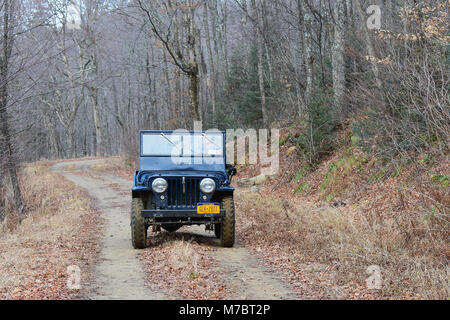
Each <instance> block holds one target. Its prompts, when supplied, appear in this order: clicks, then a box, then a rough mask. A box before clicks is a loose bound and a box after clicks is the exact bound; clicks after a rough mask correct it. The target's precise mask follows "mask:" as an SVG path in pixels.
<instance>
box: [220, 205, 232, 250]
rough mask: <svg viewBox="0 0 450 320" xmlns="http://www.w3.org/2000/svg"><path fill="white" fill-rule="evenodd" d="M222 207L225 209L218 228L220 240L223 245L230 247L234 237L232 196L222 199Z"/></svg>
mask: <svg viewBox="0 0 450 320" xmlns="http://www.w3.org/2000/svg"><path fill="white" fill-rule="evenodd" d="M222 209H225V216H224V217H223V219H222V223H221V228H220V242H221V244H222V246H223V247H232V246H233V245H234V237H235V235H234V234H235V217H234V200H233V197H224V198H223V199H222Z"/></svg>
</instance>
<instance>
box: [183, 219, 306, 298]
mask: <svg viewBox="0 0 450 320" xmlns="http://www.w3.org/2000/svg"><path fill="white" fill-rule="evenodd" d="M202 229H203V226H195V227H194V226H193V227H183V229H182V230H183V231H184V232H186V233H190V234H192V235H193V236H194V239H195V238H197V239H196V240H197V241H199V242H204V243H207V244H208V245H211V246H214V247H215V250H214V251H212V252H211V254H212V256H213V258H214V260H215V263H214V270H212V271H213V272H217V273H219V274H220V276H221V278H222V279H223V280H224V281H225V284H226V286H227V289H228V291H229V293H228V295H227V299H242V300H279V299H281V300H293V299H298V297H297V295H296V293H295V292H294V290H293V289H292V288H290V287H288V286H287V285H286V284H285V283H284V282H283V281H282V280H280V279H279V277H277V275H276V274H274V273H273V272H271V271H269V270H268V269H266V268H265V267H264V266H262V263H261V262H260V261H259V260H257V259H256V258H255V257H254V256H253V255H252V254H251V253H250V252H249V251H248V250H247V249H246V248H245V247H244V246H243V245H242V244H241V243H240V242H239V241H238V240H237V241H236V243H235V245H234V247H233V248H223V247H221V246H220V243H219V240H218V239H216V238H215V237H214V236H213V235H212V234H211V233H209V232H206V231H203V230H202Z"/></svg>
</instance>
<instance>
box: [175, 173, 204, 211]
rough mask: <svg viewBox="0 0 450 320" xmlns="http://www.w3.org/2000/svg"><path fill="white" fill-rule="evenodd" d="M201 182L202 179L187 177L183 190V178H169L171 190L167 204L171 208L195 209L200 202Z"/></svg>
mask: <svg viewBox="0 0 450 320" xmlns="http://www.w3.org/2000/svg"><path fill="white" fill-rule="evenodd" d="M200 180H201V178H191V177H185V178H184V190H183V178H182V177H177V178H168V179H167V182H168V183H169V189H168V191H167V196H168V199H167V201H168V203H167V204H168V206H169V208H171V209H175V208H178V207H183V208H186V207H191V208H195V207H196V206H197V203H198V202H199V200H200ZM183 191H184V192H183Z"/></svg>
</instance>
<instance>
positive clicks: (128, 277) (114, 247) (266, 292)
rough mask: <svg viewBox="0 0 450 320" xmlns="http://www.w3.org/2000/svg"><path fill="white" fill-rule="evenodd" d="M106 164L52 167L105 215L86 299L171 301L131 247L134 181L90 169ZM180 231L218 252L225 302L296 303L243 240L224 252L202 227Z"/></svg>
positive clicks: (293, 295) (216, 262)
mask: <svg viewBox="0 0 450 320" xmlns="http://www.w3.org/2000/svg"><path fill="white" fill-rule="evenodd" d="M104 161H105V160H104V159H100V160H79V161H73V162H63V163H58V164H56V165H55V166H54V167H53V168H54V170H55V171H57V172H59V173H61V174H62V175H64V176H65V177H66V178H67V179H69V180H70V181H72V182H74V183H76V184H77V185H79V186H81V187H83V188H85V189H87V190H88V192H89V194H90V195H91V196H92V197H94V198H95V199H97V201H98V209H100V210H101V211H102V212H103V215H104V218H105V220H106V221H107V223H106V231H105V236H104V240H103V246H102V251H101V253H100V262H99V263H98V265H97V266H96V268H95V271H94V275H93V278H94V279H95V280H94V283H92V284H91V286H90V288H89V290H88V295H87V298H89V299H165V298H168V297H166V295H165V294H164V293H161V292H157V290H156V286H151V289H149V286H150V284H148V283H147V284H146V280H145V277H146V276H145V272H144V270H143V266H142V263H141V262H140V261H139V259H138V257H139V254H140V253H141V252H142V251H141V250H134V249H133V248H132V247H131V240H130V229H129V203H130V192H129V190H130V188H131V181H127V180H125V179H122V178H119V177H116V176H114V175H111V174H104V173H101V175H99V174H98V173H96V172H94V171H92V170H91V169H90V167H91V166H93V165H95V164H99V163H101V162H104ZM106 161H107V160H106ZM69 168H70V169H69ZM76 171H82V172H83V173H84V174H77V172H76ZM90 173H95V174H92V175H91V174H90ZM97 177H98V178H97ZM100 177H101V178H100ZM99 178H100V179H99ZM180 233H183V234H186V235H187V236H190V237H191V238H193V239H194V240H196V241H198V242H199V243H202V244H204V245H208V246H212V247H213V248H214V250H212V251H211V258H212V259H213V260H214V263H213V268H212V270H211V272H216V273H218V274H219V275H220V277H221V279H223V281H224V282H225V285H226V288H227V292H228V293H227V295H226V299H249V300H258V299H261V300H273V299H298V297H297V295H296V293H295V291H294V290H293V289H292V288H290V287H288V286H287V285H286V284H285V283H284V282H283V281H282V280H280V278H279V277H278V276H277V275H276V274H274V273H273V272H270V271H269V270H268V269H266V268H265V267H264V266H263V265H262V263H261V262H260V261H259V260H258V259H257V258H256V257H254V256H253V255H252V254H251V253H250V252H249V251H248V250H247V249H246V248H245V247H244V246H243V245H242V244H240V243H239V241H237V242H236V244H235V246H234V247H233V248H223V247H221V246H220V244H219V240H218V239H216V238H215V237H214V236H213V235H212V234H211V233H209V232H206V231H204V226H189V227H187V226H185V227H183V228H182V229H181V230H180ZM150 250H152V249H150Z"/></svg>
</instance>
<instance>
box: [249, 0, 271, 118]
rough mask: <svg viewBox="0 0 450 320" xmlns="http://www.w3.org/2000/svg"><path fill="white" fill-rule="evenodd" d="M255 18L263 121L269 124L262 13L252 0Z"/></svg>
mask: <svg viewBox="0 0 450 320" xmlns="http://www.w3.org/2000/svg"><path fill="white" fill-rule="evenodd" d="M251 4H252V10H253V19H254V21H255V22H254V29H255V33H256V42H257V51H258V82H259V92H260V94H261V111H262V115H263V123H264V125H265V126H267V125H268V120H267V110H266V91H265V88H264V69H263V68H264V57H263V54H264V52H263V50H264V48H263V37H262V34H261V32H262V27H263V26H262V15H261V13H260V10H259V8H258V5H257V3H256V1H255V0H252V1H251Z"/></svg>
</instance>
